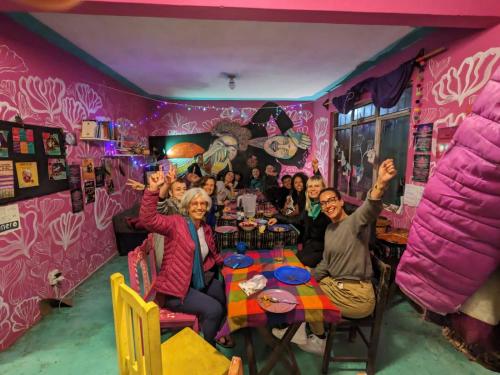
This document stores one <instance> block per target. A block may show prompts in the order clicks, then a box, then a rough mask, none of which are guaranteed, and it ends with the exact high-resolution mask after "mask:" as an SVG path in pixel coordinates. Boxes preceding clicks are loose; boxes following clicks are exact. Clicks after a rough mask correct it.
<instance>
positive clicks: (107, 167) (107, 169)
mask: <svg viewBox="0 0 500 375" xmlns="http://www.w3.org/2000/svg"><path fill="white" fill-rule="evenodd" d="M104 186H105V187H106V192H107V193H108V194H113V193H114V192H115V184H114V183H113V164H112V163H111V160H109V159H106V160H104Z"/></svg>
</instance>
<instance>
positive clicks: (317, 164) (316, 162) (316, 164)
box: [311, 156, 319, 172]
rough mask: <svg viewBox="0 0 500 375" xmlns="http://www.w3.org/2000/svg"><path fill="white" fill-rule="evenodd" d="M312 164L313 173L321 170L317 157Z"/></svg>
mask: <svg viewBox="0 0 500 375" xmlns="http://www.w3.org/2000/svg"><path fill="white" fill-rule="evenodd" d="M311 164H312V168H313V171H314V172H316V171H317V170H318V169H319V162H318V159H316V156H314V157H313V159H312V161H311Z"/></svg>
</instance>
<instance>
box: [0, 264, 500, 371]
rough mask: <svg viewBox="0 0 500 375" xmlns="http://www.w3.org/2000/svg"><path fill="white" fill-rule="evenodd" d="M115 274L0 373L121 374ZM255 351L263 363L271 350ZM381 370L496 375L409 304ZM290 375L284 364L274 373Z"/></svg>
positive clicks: (388, 330)
mask: <svg viewBox="0 0 500 375" xmlns="http://www.w3.org/2000/svg"><path fill="white" fill-rule="evenodd" d="M114 272H122V273H124V274H127V265H126V257H117V258H114V259H113V260H111V261H110V262H109V263H108V264H107V265H105V266H104V267H103V268H102V269H101V270H99V271H98V272H97V273H96V274H95V275H94V276H93V277H91V278H90V279H89V280H88V281H87V282H85V283H84V284H83V285H82V286H81V287H80V288H78V289H77V290H76V292H75V296H74V303H75V305H74V307H73V308H61V309H59V310H58V309H55V310H54V312H53V313H52V314H51V315H49V316H46V317H44V318H43V320H42V321H41V322H40V323H39V324H37V325H36V326H35V327H33V328H32V329H31V330H30V331H29V332H28V333H27V334H25V335H24V336H23V337H22V338H21V339H20V340H19V341H18V342H17V343H16V344H15V345H14V346H13V347H11V348H10V349H9V350H7V351H4V352H2V353H0V374H2V375H14V374H16V375H28V374H69V373H71V374H73V375H77V374H86V375H88V374H91V375H100V374H117V363H116V353H115V341H114V340H115V339H114V331H113V317H112V310H111V298H110V289H109V276H110V275H111V274H112V273H114ZM235 338H236V341H237V343H238V345H237V346H236V348H235V349H233V350H230V351H225V352H224V353H225V354H226V355H228V356H231V355H232V354H236V355H240V356H242V357H243V359H244V355H243V345H242V342H243V338H242V337H241V335H238V334H235ZM344 341H345V340H341V341H339V342H338V343H336V348H337V349H336V350H338V351H341V350H342V349H345V348H346V347H345V344H344ZM258 344H260V342H259V343H258ZM255 346H256V347H257V358H258V359H260V360H261V359H262V358H263V357H264V355H265V353H266V350H268V349H266V348H265V346H264V345H255ZM294 350H295V354H296V357H297V361H298V363H299V366H300V368H301V371H302V374H307V375H313V374H320V366H321V361H320V358H319V357H316V356H314V355H312V354H309V353H305V352H302V351H301V350H300V349H298V348H295V349H294ZM339 366H343V368H344V369H345V368H346V366H347V368H348V367H349V365H339V364H335V366H333V364H332V365H331V366H330V374H334V373H335V374H339V375H343V374H352V375H355V374H356V371H352V370H351V371H346V370H342V369H341V367H339ZM354 368H355V367H354ZM377 368H378V370H379V371H378V374H398V375H400V374H412V375H413V374H420V375H424V374H436V375H437V374H446V375H447V374H454V375H456V374H471V375H472V374H474V375H480V374H493V372H491V371H488V370H486V369H484V368H483V367H481V366H479V365H478V364H476V363H473V362H469V361H468V360H467V359H466V358H465V357H464V356H463V355H462V354H460V353H458V352H457V351H455V350H454V349H453V348H452V347H451V346H450V345H449V344H448V343H447V342H446V341H445V340H444V339H443V338H442V336H441V330H440V328H439V327H437V326H435V325H433V324H431V323H428V322H425V321H423V320H422V319H421V318H420V317H419V316H418V314H417V313H416V312H415V311H414V310H413V309H412V307H411V306H410V305H409V304H407V303H401V304H399V305H397V306H396V307H393V308H391V309H390V310H388V312H387V313H386V315H385V320H384V328H383V330H382V339H381V343H380V345H379V352H378V363H377ZM286 373H287V372H286V371H285V369H284V368H283V367H281V365H278V367H277V368H276V369H275V370H274V372H273V374H286ZM207 375H209V374H207Z"/></svg>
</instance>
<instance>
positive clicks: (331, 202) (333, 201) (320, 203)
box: [319, 197, 338, 208]
mask: <svg viewBox="0 0 500 375" xmlns="http://www.w3.org/2000/svg"><path fill="white" fill-rule="evenodd" d="M337 201H338V199H337V197H330V198H328V199H327V200H326V201H320V202H319V205H320V206H321V208H325V207H326V206H328V205H330V204H334V203H336V202H337Z"/></svg>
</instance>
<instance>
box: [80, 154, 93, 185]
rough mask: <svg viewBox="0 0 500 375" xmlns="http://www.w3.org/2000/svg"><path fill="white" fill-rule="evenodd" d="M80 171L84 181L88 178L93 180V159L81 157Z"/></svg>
mask: <svg viewBox="0 0 500 375" xmlns="http://www.w3.org/2000/svg"><path fill="white" fill-rule="evenodd" d="M82 172H83V180H84V181H89V180H92V181H94V180H95V171H94V160H92V159H83V162H82Z"/></svg>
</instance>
